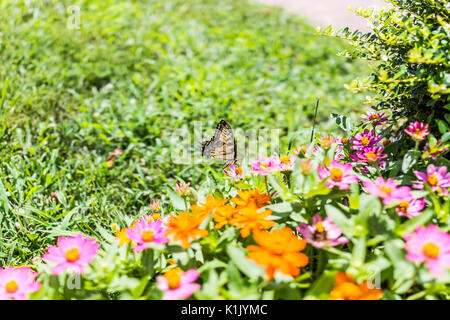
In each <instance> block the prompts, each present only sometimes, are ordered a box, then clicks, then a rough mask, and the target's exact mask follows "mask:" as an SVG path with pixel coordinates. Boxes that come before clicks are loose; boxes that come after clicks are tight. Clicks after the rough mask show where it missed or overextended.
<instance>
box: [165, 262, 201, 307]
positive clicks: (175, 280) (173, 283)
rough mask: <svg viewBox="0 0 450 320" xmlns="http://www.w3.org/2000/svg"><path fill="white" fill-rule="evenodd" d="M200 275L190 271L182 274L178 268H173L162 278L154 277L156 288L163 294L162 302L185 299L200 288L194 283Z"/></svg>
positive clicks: (195, 271) (192, 270)
mask: <svg viewBox="0 0 450 320" xmlns="http://www.w3.org/2000/svg"><path fill="white" fill-rule="evenodd" d="M199 276H200V274H199V273H198V271H197V270H194V269H190V270H188V271H186V272H183V270H181V269H180V268H173V269H170V270H169V271H167V272H166V273H165V274H164V275H163V276H158V277H156V282H157V287H158V289H159V290H161V291H162V292H163V300H178V299H187V298H189V297H190V296H191V295H192V294H193V293H194V292H195V291H197V290H199V289H200V288H201V286H200V285H199V284H198V283H194V281H195V280H197V279H198V277H199Z"/></svg>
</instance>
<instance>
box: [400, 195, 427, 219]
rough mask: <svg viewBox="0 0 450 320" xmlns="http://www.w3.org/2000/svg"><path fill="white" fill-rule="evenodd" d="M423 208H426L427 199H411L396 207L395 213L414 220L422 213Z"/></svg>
mask: <svg viewBox="0 0 450 320" xmlns="http://www.w3.org/2000/svg"><path fill="white" fill-rule="evenodd" d="M423 208H425V199H414V198H411V199H409V200H404V201H402V202H400V203H399V204H398V205H397V206H396V207H395V211H397V214H398V215H399V216H406V217H408V218H414V217H416V216H418V215H419V214H420V213H421V212H422V210H423Z"/></svg>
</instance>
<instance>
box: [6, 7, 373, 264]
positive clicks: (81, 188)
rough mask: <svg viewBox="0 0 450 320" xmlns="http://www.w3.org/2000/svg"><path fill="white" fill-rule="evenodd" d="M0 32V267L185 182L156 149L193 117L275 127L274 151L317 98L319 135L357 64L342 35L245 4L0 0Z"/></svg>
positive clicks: (195, 169) (342, 107)
mask: <svg viewBox="0 0 450 320" xmlns="http://www.w3.org/2000/svg"><path fill="white" fill-rule="evenodd" d="M70 5H79V6H80V9H81V11H80V13H81V15H80V28H79V29H71V28H68V21H69V20H70V18H71V14H72V13H71V12H69V11H68V7H69V6H70ZM0 30H1V32H0V60H1V61H2V64H1V65H0V88H1V89H2V91H0V92H1V100H0V107H1V109H0V130H1V140H0V143H1V147H0V159H1V165H0V241H1V242H0V246H1V250H0V267H3V266H6V265H23V264H26V263H29V262H30V261H31V260H32V259H33V258H34V257H36V256H40V255H41V254H42V253H44V252H45V247H46V246H48V245H50V244H53V243H54V242H55V241H56V238H57V237H58V236H60V235H71V234H73V233H74V232H76V231H81V232H83V233H85V234H86V235H90V236H95V237H97V238H99V239H103V238H104V237H102V233H104V232H105V230H108V231H109V230H110V229H109V226H110V224H111V223H112V222H117V223H119V224H120V225H121V226H122V227H124V226H126V225H125V222H124V221H125V220H126V218H125V217H135V216H137V215H138V214H141V213H143V211H145V210H147V209H146V208H147V206H148V204H149V202H150V201H151V200H154V199H159V200H161V201H162V203H163V205H164V203H168V202H169V199H168V197H167V190H168V189H170V188H173V185H174V183H175V182H176V181H181V180H183V181H190V182H191V186H193V187H194V188H195V187H196V186H197V185H198V184H199V183H200V182H201V181H203V180H205V179H206V172H207V170H206V169H205V168H206V165H202V164H196V165H182V164H175V163H173V162H172V161H171V158H170V156H169V155H170V150H171V148H173V147H174V146H173V141H172V140H171V139H170V137H171V133H172V132H173V130H176V129H178V128H186V129H188V130H190V131H192V130H193V121H202V122H203V124H204V127H205V128H206V127H208V126H209V127H211V128H213V127H214V126H215V124H216V123H217V121H218V120H220V119H226V120H227V121H228V122H229V123H230V124H231V125H232V127H233V128H241V129H243V130H247V129H250V128H255V129H258V128H280V129H282V133H283V138H282V143H284V145H285V146H286V147H287V141H288V139H289V137H290V136H291V135H292V134H293V133H294V132H295V131H296V130H298V129H300V128H305V127H306V128H309V127H311V126H312V118H313V114H314V105H315V102H316V99H317V98H319V97H320V98H321V103H320V108H319V116H318V126H319V128H321V129H322V130H328V129H332V128H336V127H335V126H334V125H333V123H332V121H331V120H329V117H328V115H329V114H330V113H331V112H340V113H343V114H347V115H349V114H358V112H360V111H361V105H362V98H363V97H360V96H358V95H355V94H353V93H350V92H348V91H347V90H345V89H344V84H346V83H349V82H350V81H351V80H352V79H354V78H355V77H356V76H358V75H360V74H364V73H367V71H366V68H365V66H364V65H362V64H361V62H358V61H355V60H350V59H345V58H342V57H337V56H336V54H337V53H338V52H339V51H340V50H341V49H343V48H345V44H344V43H343V42H340V41H338V40H335V39H332V38H330V37H323V36H319V35H317V33H316V32H315V30H314V29H313V28H312V27H311V26H309V25H308V24H307V23H306V22H305V21H304V20H302V19H301V18H299V17H297V16H294V15H288V14H285V13H282V12H280V10H278V9H275V8H269V7H263V6H260V5H256V4H252V3H249V2H247V1H242V0H222V1H213V0H189V1H186V0H145V1H144V0H141V1H122V0H103V1H94V0H85V1H51V0H46V1H13V0H6V1H2V2H1V4H0ZM117 148H120V149H121V150H122V153H121V154H118V155H116V156H115V158H114V157H113V156H111V153H112V152H113V151H114V150H115V149H117ZM111 158H114V159H111ZM108 160H109V161H108ZM213 168H214V169H217V170H220V164H218V165H217V166H213Z"/></svg>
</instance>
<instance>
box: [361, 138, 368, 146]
mask: <svg viewBox="0 0 450 320" xmlns="http://www.w3.org/2000/svg"><path fill="white" fill-rule="evenodd" d="M369 141H370V140H369V138H367V137H362V138H361V144H362V145H363V146H367V145H368V144H369Z"/></svg>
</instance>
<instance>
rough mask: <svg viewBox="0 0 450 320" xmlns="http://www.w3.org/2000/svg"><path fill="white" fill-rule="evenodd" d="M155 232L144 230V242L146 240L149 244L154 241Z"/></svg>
mask: <svg viewBox="0 0 450 320" xmlns="http://www.w3.org/2000/svg"><path fill="white" fill-rule="evenodd" d="M153 234H154V232H153V230H148V229H145V230H142V240H144V241H145V242H149V241H152V240H153Z"/></svg>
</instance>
